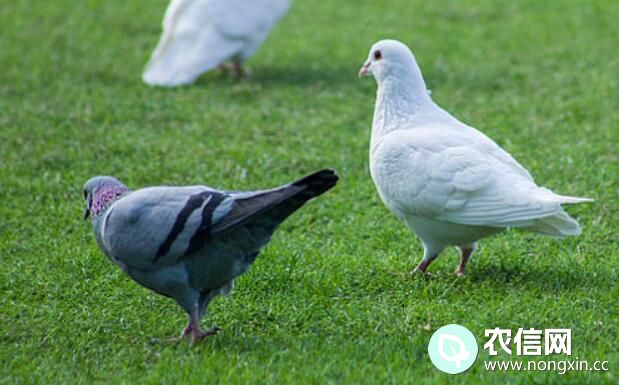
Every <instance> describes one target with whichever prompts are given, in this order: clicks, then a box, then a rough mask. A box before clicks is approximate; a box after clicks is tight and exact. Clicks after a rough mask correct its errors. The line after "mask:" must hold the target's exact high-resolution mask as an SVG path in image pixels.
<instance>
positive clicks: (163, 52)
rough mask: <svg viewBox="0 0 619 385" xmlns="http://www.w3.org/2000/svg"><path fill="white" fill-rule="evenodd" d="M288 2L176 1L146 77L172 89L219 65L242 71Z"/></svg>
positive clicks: (164, 26)
mask: <svg viewBox="0 0 619 385" xmlns="http://www.w3.org/2000/svg"><path fill="white" fill-rule="evenodd" d="M289 6H290V0H172V2H171V3H170V5H169V6H168V9H167V10H166V13H165V16H164V19H163V34H162V35H161V39H160V40H159V44H158V45H157V48H156V49H155V51H154V52H153V54H152V56H151V59H150V61H149V62H148V64H147V65H146V69H145V70H144V73H143V74H142V79H143V80H144V82H146V83H148V84H150V85H158V86H166V87H174V86H179V85H184V84H190V83H193V82H194V81H195V80H196V79H197V78H198V76H200V74H202V73H204V72H206V71H209V70H212V69H213V68H216V67H218V66H220V67H222V68H226V69H230V70H231V71H232V72H234V73H235V74H237V75H241V74H242V73H243V69H242V67H241V65H242V63H243V62H244V61H245V60H247V59H248V58H249V57H250V56H252V55H253V54H254V52H256V50H257V49H258V47H259V46H260V44H262V42H263V41H264V39H266V37H267V35H268V34H269V32H270V31H271V29H272V28H273V26H274V25H275V23H277V21H278V20H279V19H280V18H281V17H282V16H283V15H284V14H285V13H286V11H287V10H288V7H289ZM227 61H231V64H226V62H227Z"/></svg>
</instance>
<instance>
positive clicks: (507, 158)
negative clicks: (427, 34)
mask: <svg viewBox="0 0 619 385" xmlns="http://www.w3.org/2000/svg"><path fill="white" fill-rule="evenodd" d="M370 74H371V75H373V76H374V78H375V79H376V83H377V84H378V91H377V95H376V105H375V110H374V119H373V122H372V134H371V139H370V173H371V175H372V179H373V180H374V183H375V185H376V188H377V190H378V193H379V195H380V197H381V199H382V200H383V202H384V203H385V205H386V206H387V207H388V208H389V209H390V210H391V211H393V213H395V214H396V215H397V216H398V217H399V218H401V219H402V220H403V221H404V222H405V223H406V224H407V225H408V227H409V228H410V229H411V230H412V231H413V232H414V233H415V234H416V235H417V236H418V237H419V238H420V239H421V241H422V242H423V247H424V255H423V260H422V261H421V263H419V265H418V266H417V267H416V268H415V270H414V271H420V272H425V271H426V268H427V267H428V265H429V264H430V263H431V262H432V261H433V260H434V259H435V258H436V257H437V256H438V255H439V254H440V253H441V251H443V249H444V248H445V247H447V246H451V245H453V246H457V247H459V248H460V250H461V253H462V254H461V260H460V264H459V265H458V268H457V269H456V274H457V275H462V274H464V268H465V266H466V263H467V262H468V259H469V257H470V256H471V254H472V253H473V251H474V250H475V242H476V241H478V240H479V239H481V238H483V237H486V236H489V235H491V234H494V233H497V232H499V231H502V230H503V229H505V228H509V227H517V228H523V229H526V230H530V231H534V232H537V233H541V234H546V235H551V236H556V237H564V236H567V235H578V234H580V232H581V230H580V226H579V225H578V222H577V221H576V220H574V219H573V218H571V217H570V216H569V215H568V214H567V213H566V212H565V211H563V208H562V207H561V205H562V204H566V203H580V202H589V201H591V199H587V198H577V197H571V196H563V195H558V194H555V193H553V192H552V191H550V190H549V189H546V188H543V187H539V186H538V185H537V184H536V183H535V181H534V180H533V178H532V177H531V175H530V174H529V172H528V171H527V170H526V169H525V168H524V167H522V166H521V165H520V164H519V163H518V162H516V160H514V158H512V157H511V155H510V154H509V153H507V152H506V151H505V150H503V149H502V148H501V147H499V146H498V145H497V144H496V143H494V142H493V141H492V140H491V139H490V138H488V137H487V136H486V135H484V134H483V133H481V132H480V131H478V130H476V129H475V128H473V127H470V126H468V125H466V124H464V123H462V122H460V121H459V120H458V119H456V118H454V117H453V116H452V115H450V114H449V113H448V112H447V111H445V110H443V109H442V108H441V107H439V106H438V105H436V104H435V103H434V102H433V101H432V99H431V98H430V94H429V92H428V90H427V89H426V85H425V82H424V80H423V77H422V75H421V71H420V69H419V67H418V66H417V62H416V61H415V57H414V56H413V54H412V52H411V51H410V49H409V48H408V47H407V46H406V45H404V44H402V43H401V42H399V41H395V40H382V41H379V42H377V43H376V44H374V45H373V46H372V48H371V49H370V53H369V56H368V59H367V61H366V62H365V63H364V64H363V66H362V67H361V69H360V71H359V76H360V77H361V76H364V75H370Z"/></svg>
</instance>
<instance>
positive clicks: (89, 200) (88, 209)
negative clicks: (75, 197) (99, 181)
mask: <svg viewBox="0 0 619 385" xmlns="http://www.w3.org/2000/svg"><path fill="white" fill-rule="evenodd" d="M90 204H91V199H90V195H88V197H87V198H86V209H85V210H84V220H86V219H88V217H89V216H90Z"/></svg>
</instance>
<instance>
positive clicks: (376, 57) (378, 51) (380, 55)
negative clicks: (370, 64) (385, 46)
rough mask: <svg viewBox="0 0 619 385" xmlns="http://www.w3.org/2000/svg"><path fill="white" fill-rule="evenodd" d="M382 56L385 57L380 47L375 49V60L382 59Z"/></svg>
mask: <svg viewBox="0 0 619 385" xmlns="http://www.w3.org/2000/svg"><path fill="white" fill-rule="evenodd" d="M382 57H383V54H382V53H381V52H380V50H379V49H377V50H376V51H374V60H380V59H381V58H382Z"/></svg>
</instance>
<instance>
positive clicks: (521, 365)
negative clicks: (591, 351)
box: [484, 358, 608, 375]
mask: <svg viewBox="0 0 619 385" xmlns="http://www.w3.org/2000/svg"><path fill="white" fill-rule="evenodd" d="M484 367H485V368H486V370H488V371H504V372H508V371H514V372H519V371H548V372H557V373H559V374H561V375H563V374H565V373H567V372H578V371H594V372H603V371H608V361H594V362H593V363H589V361H583V360H578V358H576V359H575V360H542V361H484Z"/></svg>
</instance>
